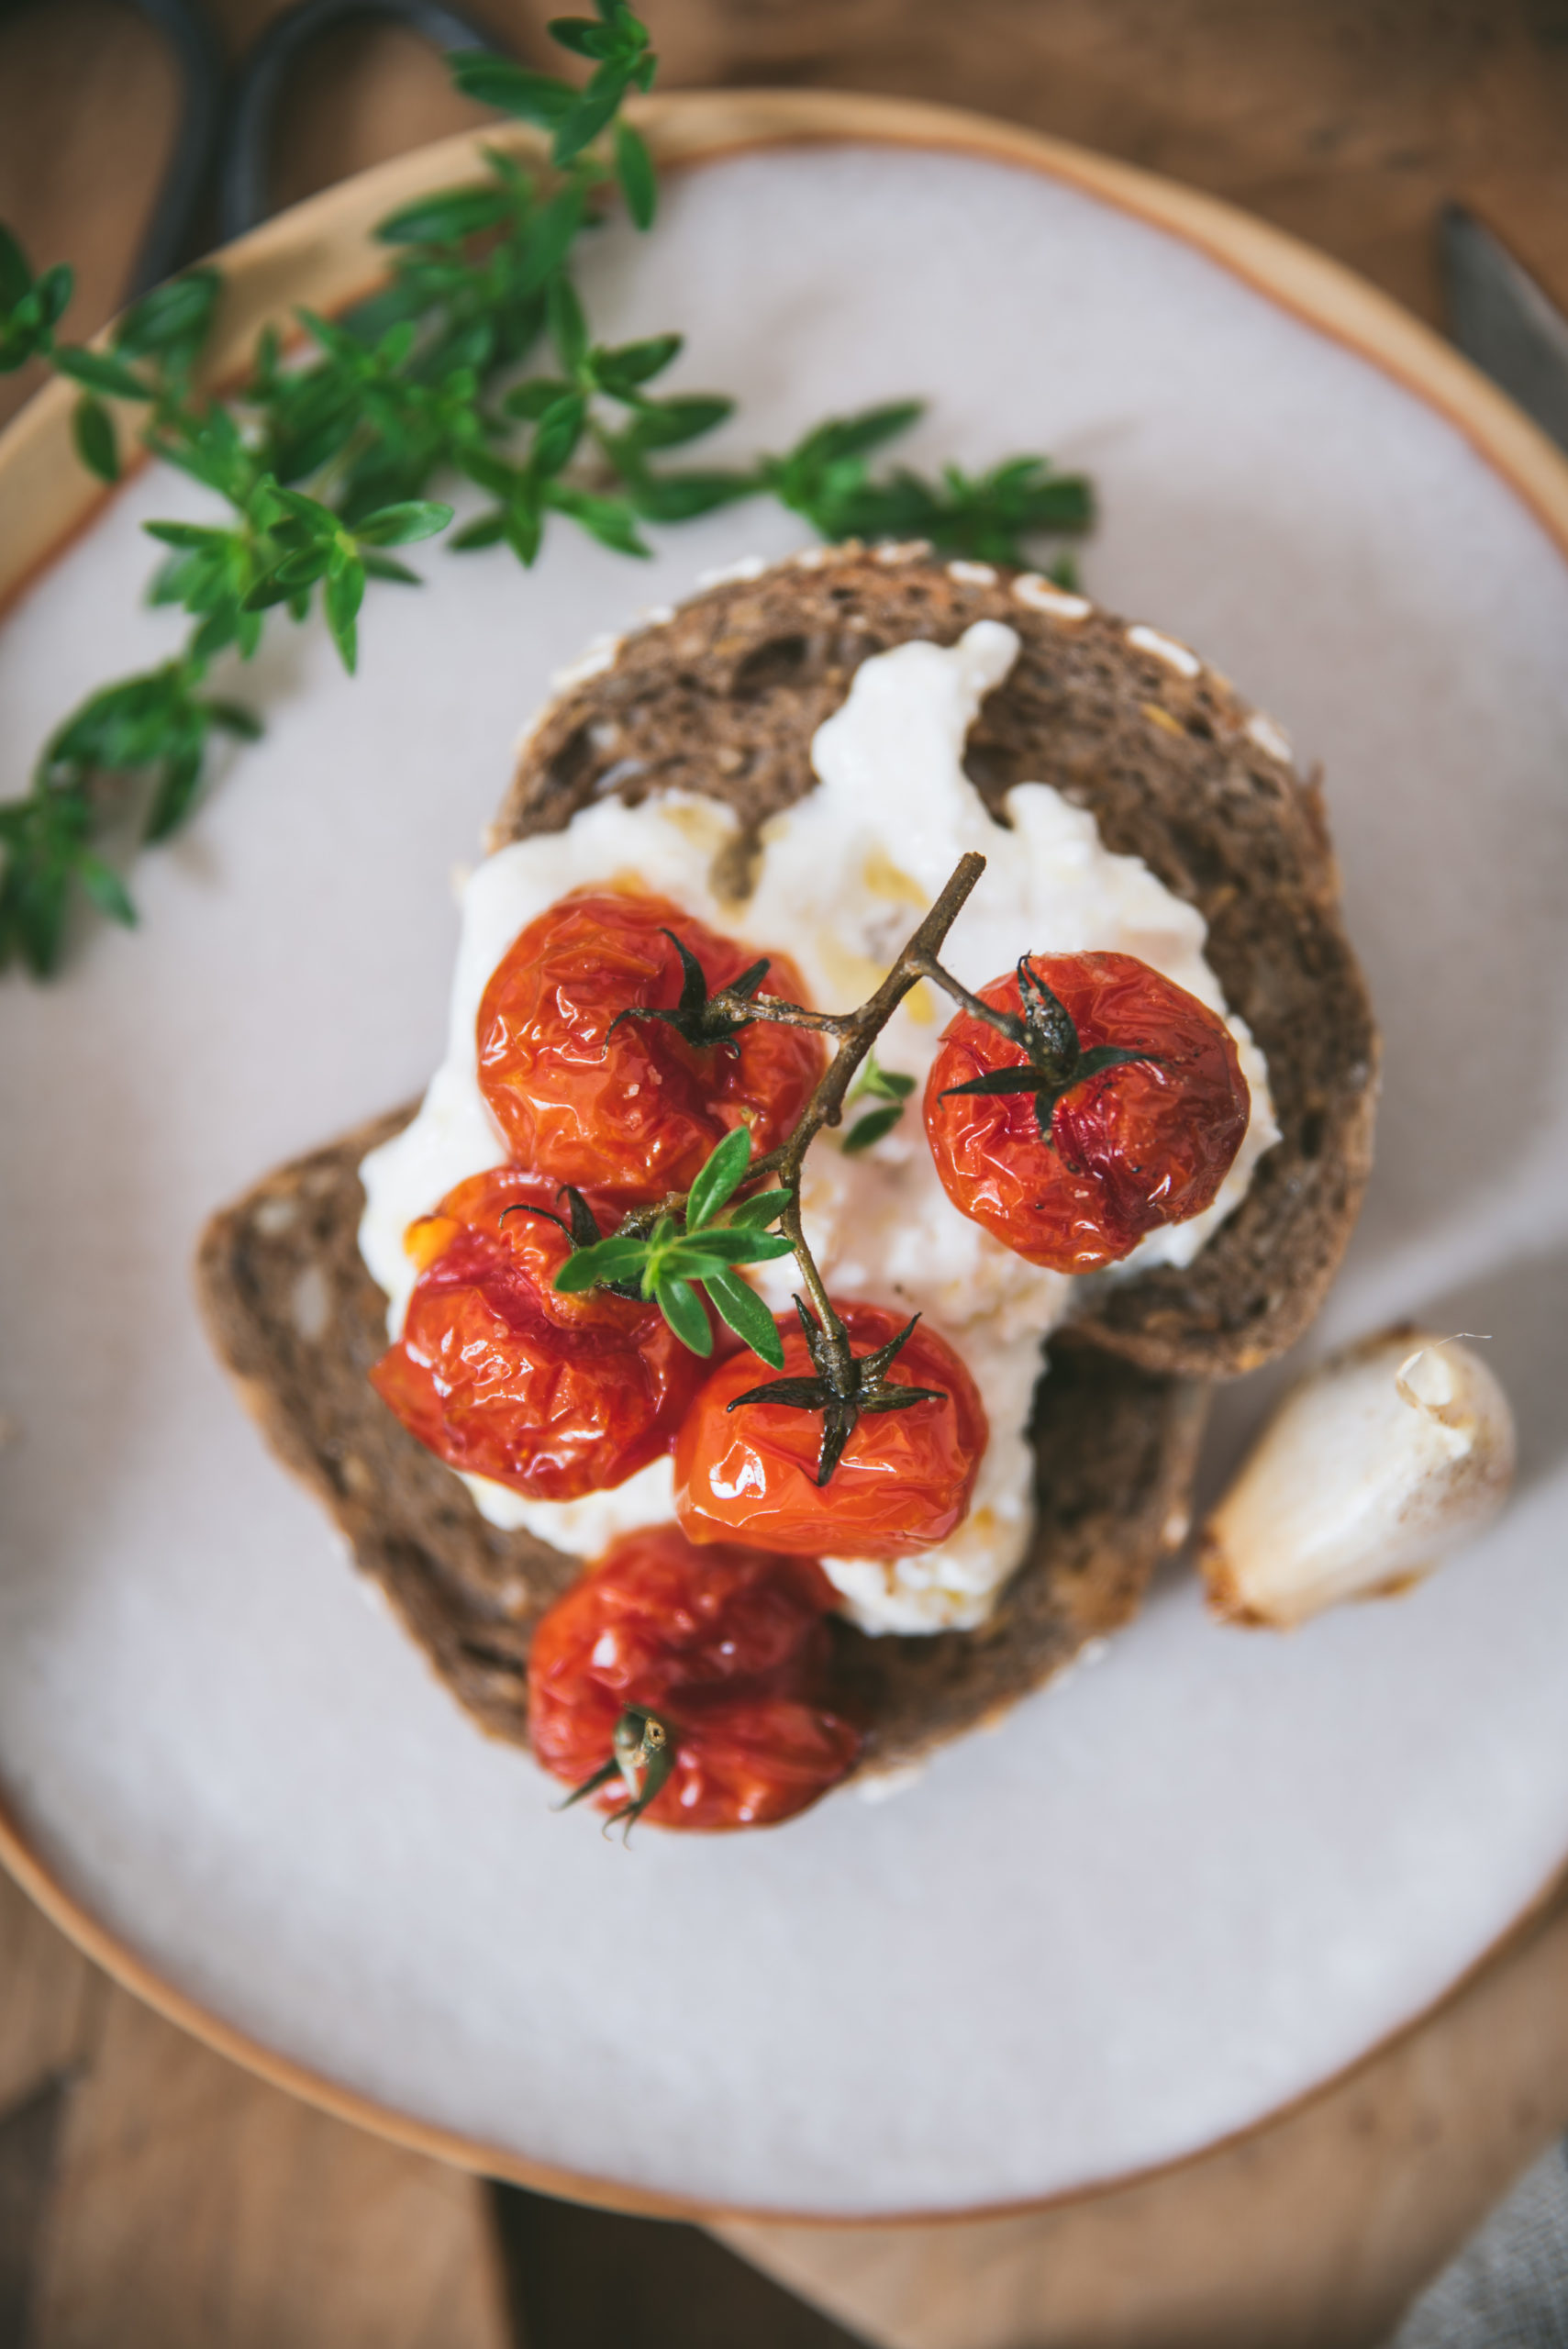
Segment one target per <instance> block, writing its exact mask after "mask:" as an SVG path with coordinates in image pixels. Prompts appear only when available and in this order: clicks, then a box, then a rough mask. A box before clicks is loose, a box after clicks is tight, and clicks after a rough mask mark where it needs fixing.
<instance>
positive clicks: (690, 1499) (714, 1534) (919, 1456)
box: [675, 1304, 989, 1558]
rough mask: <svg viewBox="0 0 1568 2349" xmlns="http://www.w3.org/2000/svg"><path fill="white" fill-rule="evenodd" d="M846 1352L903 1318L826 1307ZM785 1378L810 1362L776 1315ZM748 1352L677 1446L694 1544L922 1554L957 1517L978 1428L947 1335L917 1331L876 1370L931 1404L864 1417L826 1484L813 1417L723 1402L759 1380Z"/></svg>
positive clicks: (678, 1496) (963, 1506) (679, 1488)
mask: <svg viewBox="0 0 1568 2349" xmlns="http://www.w3.org/2000/svg"><path fill="white" fill-rule="evenodd" d="M836 1309H837V1311H838V1313H839V1315H840V1319H842V1321H843V1323H844V1326H845V1328H846V1329H847V1330H848V1331H849V1333H850V1342H851V1347H852V1349H853V1351H854V1352H855V1353H857V1354H866V1353H873V1352H874V1351H875V1349H876V1348H877V1347H878V1346H881V1345H884V1344H885V1343H886V1342H887V1341H888V1339H890V1338H893V1337H895V1336H896V1335H897V1333H898V1331H899V1330H901V1329H902V1328H903V1327H904V1324H905V1320H906V1318H907V1317H906V1316H904V1315H901V1314H897V1313H890V1312H888V1311H887V1309H886V1308H884V1307H883V1306H880V1305H858V1304H856V1305H848V1304H838V1305H837V1307H836ZM777 1327H778V1331H779V1335H780V1337H781V1338H782V1340H783V1341H784V1374H783V1375H784V1377H786V1378H807V1377H810V1376H811V1375H812V1364H811V1362H810V1359H809V1357H808V1355H807V1353H806V1340H805V1338H804V1336H803V1335H802V1333H801V1330H800V1325H799V1323H798V1321H797V1320H795V1318H794V1317H793V1316H791V1317H789V1318H787V1319H786V1318H784V1316H782V1315H781V1316H780V1318H779V1320H778V1324H777ZM760 1370H761V1365H760V1364H758V1362H757V1359H756V1356H755V1355H754V1354H749V1353H748V1354H738V1355H735V1356H733V1357H732V1358H731V1360H729V1361H728V1362H727V1363H723V1364H720V1365H719V1367H718V1368H717V1370H716V1371H715V1372H714V1373H713V1374H712V1375H711V1376H710V1377H709V1379H708V1381H707V1384H706V1386H704V1388H703V1390H702V1392H701V1394H700V1395H699V1396H698V1397H697V1399H696V1401H695V1403H694V1404H693V1406H692V1408H691V1409H690V1411H689V1412H688V1413H687V1415H686V1418H685V1419H684V1423H683V1425H682V1428H681V1432H680V1436H679V1438H678V1439H677V1442H676V1445H675V1510H676V1514H677V1516H678V1517H679V1518H680V1520H681V1524H682V1526H683V1527H684V1530H685V1531H686V1532H687V1533H688V1534H689V1535H690V1537H691V1539H692V1540H693V1541H694V1542H728V1541H734V1540H737V1539H739V1540H742V1541H747V1542H760V1543H762V1545H763V1546H765V1547H766V1548H768V1549H770V1550H781V1551H788V1552H790V1553H793V1554H795V1555H797V1556H805V1557H834V1558H896V1557H904V1556H906V1555H908V1554H909V1553H911V1552H912V1551H917V1550H929V1549H931V1548H933V1547H934V1546H935V1545H936V1544H937V1543H938V1542H945V1541H946V1540H947V1538H948V1536H949V1535H950V1534H951V1532H952V1531H954V1530H955V1528H956V1527H957V1526H958V1525H959V1524H960V1523H961V1522H962V1519H963V1516H964V1513H965V1511H966V1510H967V1509H968V1507H969V1497H970V1494H971V1493H972V1492H973V1489H974V1479H975V1477H976V1475H978V1474H979V1471H980V1463H981V1460H982V1458H983V1457H984V1452H985V1445H986V1442H987V1439H988V1434H989V1431H988V1429H987V1427H986V1423H985V1412H984V1406H983V1405H982V1403H981V1400H980V1396H979V1392H978V1390H977V1388H976V1387H975V1385H974V1381H973V1379H972V1378H971V1376H970V1375H969V1373H968V1371H967V1370H966V1369H965V1368H964V1366H963V1364H962V1362H961V1361H960V1359H959V1357H958V1355H957V1354H956V1353H954V1352H953V1349H952V1348H951V1346H950V1345H949V1344H948V1343H947V1341H946V1340H945V1339H943V1338H940V1337H939V1336H938V1335H937V1333H936V1331H935V1330H930V1329H928V1328H927V1326H926V1324H925V1323H924V1322H921V1323H920V1324H918V1325H917V1328H916V1330H915V1332H914V1334H913V1336H912V1337H911V1338H910V1339H909V1341H908V1342H907V1343H906V1345H905V1346H904V1347H902V1348H901V1350H900V1352H899V1353H898V1354H897V1355H896V1356H895V1360H894V1362H893V1364H892V1367H891V1368H890V1370H889V1371H888V1374H887V1375H888V1379H889V1382H890V1383H891V1384H893V1385H895V1386H927V1387H935V1388H937V1389H939V1390H940V1395H941V1397H942V1399H941V1400H940V1401H937V1402H925V1403H916V1404H914V1405H912V1406H911V1407H910V1408H908V1409H907V1410H902V1411H884V1412H876V1413H871V1412H867V1413H865V1414H863V1415H862V1418H861V1419H860V1420H859V1422H858V1423H857V1425H856V1427H855V1429H854V1431H853V1432H852V1434H851V1437H850V1440H849V1442H848V1443H847V1444H846V1445H845V1447H844V1453H843V1456H842V1458H841V1459H840V1462H839V1464H838V1466H837V1467H836V1468H835V1469H834V1471H833V1474H832V1475H831V1477H830V1478H829V1480H828V1483H827V1485H826V1486H818V1485H817V1465H818V1460H819V1457H820V1453H821V1447H822V1415H821V1413H820V1412H819V1411H813V1410H800V1409H795V1408H791V1407H790V1406H789V1405H787V1404H780V1403H742V1404H740V1407H739V1408H737V1409H735V1410H731V1409H730V1408H729V1406H730V1404H731V1403H732V1402H733V1401H734V1400H735V1398H736V1397H737V1396H740V1395H743V1394H744V1393H745V1392H746V1391H747V1389H748V1388H749V1387H753V1386H758V1385H759V1384H761V1383H762V1377H765V1376H766V1374H765V1373H764V1374H762V1376H760V1375H759V1373H760Z"/></svg>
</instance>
